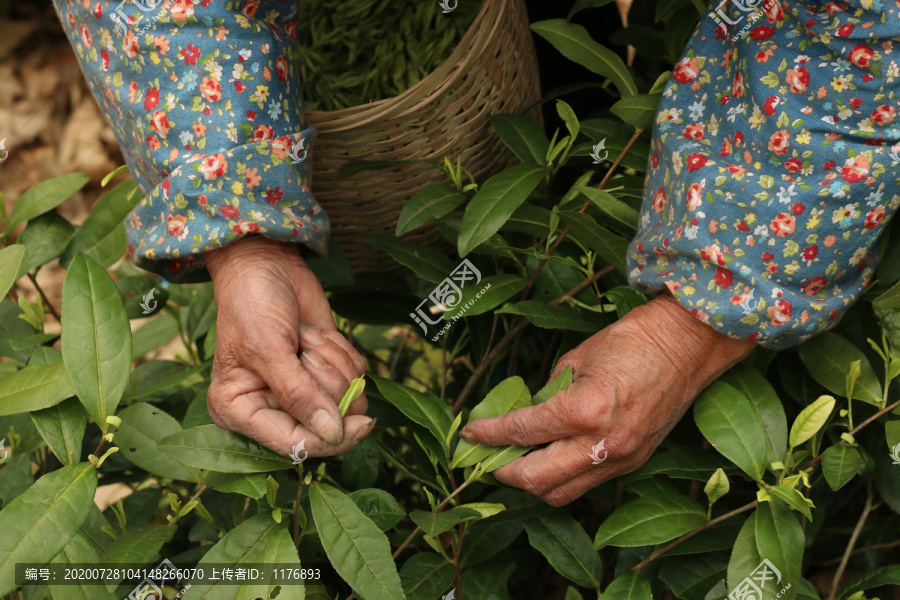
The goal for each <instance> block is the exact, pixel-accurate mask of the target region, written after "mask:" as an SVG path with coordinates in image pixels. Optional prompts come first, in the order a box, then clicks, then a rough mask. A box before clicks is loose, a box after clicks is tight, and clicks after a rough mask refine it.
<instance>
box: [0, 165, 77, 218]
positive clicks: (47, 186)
mask: <svg viewBox="0 0 900 600" xmlns="http://www.w3.org/2000/svg"><path fill="white" fill-rule="evenodd" d="M90 179H91V178H90V177H88V176H87V175H84V174H83V173H71V174H69V175H63V176H62V177H56V178H54V179H48V180H47V181H42V182H41V183H39V184H38V185H36V186H34V187H33V188H31V189H29V190H27V191H26V192H25V193H24V194H22V196H21V197H19V199H18V200H17V201H16V204H15V206H13V209H12V212H10V213H9V220H8V222H7V226H6V230H7V231H12V230H13V228H14V227H15V226H16V225H18V224H19V223H24V222H25V221H28V220H29V219H33V218H34V217H36V216H38V215H42V214H44V213H45V212H47V211H48V210H52V209H54V208H56V207H57V206H59V205H60V204H62V203H63V202H65V201H66V200H68V199H69V198H70V197H71V196H73V195H74V194H75V193H76V192H77V191H78V190H80V189H81V188H83V187H84V186H85V185H87V182H88V181H90Z"/></svg>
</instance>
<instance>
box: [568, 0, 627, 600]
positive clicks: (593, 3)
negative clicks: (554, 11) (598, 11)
mask: <svg viewBox="0 0 900 600" xmlns="http://www.w3.org/2000/svg"><path fill="white" fill-rule="evenodd" d="M612 1H613V0H575V6H573V7H572V10H570V11H569V14H568V15H567V16H566V20H567V21H571V20H572V17H574V16H575V15H576V14H577V13H579V12H580V11H582V10H584V9H586V8H597V7H599V6H606V5H607V4H609V3H610V2H612ZM619 579H621V577H620V578H619ZM603 593H604V594H605V593H607V592H603Z"/></svg>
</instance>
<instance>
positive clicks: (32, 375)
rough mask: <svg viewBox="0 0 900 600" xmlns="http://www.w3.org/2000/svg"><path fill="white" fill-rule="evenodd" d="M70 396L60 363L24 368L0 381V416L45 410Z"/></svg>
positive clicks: (64, 368)
mask: <svg viewBox="0 0 900 600" xmlns="http://www.w3.org/2000/svg"><path fill="white" fill-rule="evenodd" d="M74 394H75V392H74V390H73V389H72V385H71V384H70V383H69V375H68V373H66V367H65V365H64V364H63V363H62V361H58V362H55V363H53V364H50V365H31V366H27V367H25V368H24V369H21V370H19V371H16V372H15V373H13V374H12V375H7V376H5V377H2V378H0V416H2V415H14V414H17V413H24V412H31V411H34V410H40V409H42V408H49V407H51V406H54V405H56V404H59V403H60V402H62V401H63V400H65V399H66V398H68V397H69V396H72V395H74Z"/></svg>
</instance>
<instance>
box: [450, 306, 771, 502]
mask: <svg viewBox="0 0 900 600" xmlns="http://www.w3.org/2000/svg"><path fill="white" fill-rule="evenodd" d="M754 346H755V344H754V343H753V342H749V341H745V340H736V339H732V338H729V337H726V336H724V335H722V334H719V333H717V332H715V331H714V330H713V329H712V327H710V326H709V325H706V324H705V323H703V322H702V321H700V319H698V318H696V317H695V316H693V315H692V314H691V313H690V312H688V311H687V310H686V309H685V308H683V307H682V306H681V304H679V303H678V301H677V300H675V299H674V298H673V297H671V296H669V295H667V294H664V295H660V296H658V297H657V298H655V299H654V300H652V301H651V302H649V303H647V304H646V305H644V306H640V307H637V308H635V309H634V310H632V311H631V312H629V313H628V314H627V315H625V317H623V318H622V319H621V320H619V321H617V322H616V323H614V324H613V325H610V326H609V327H607V328H605V329H603V330H602V331H600V332H599V333H597V334H595V335H593V336H592V337H591V338H589V339H588V340H586V341H585V342H583V343H582V344H581V345H580V346H578V347H577V348H575V349H574V350H572V351H571V352H569V353H567V354H565V355H564V356H563V357H562V358H561V359H560V360H559V362H558V363H557V365H556V368H555V369H554V371H553V374H552V375H551V379H552V378H553V377H555V376H556V375H557V374H558V373H559V372H561V371H562V370H563V369H564V368H565V367H566V365H572V369H573V374H574V380H573V382H572V384H571V385H570V386H569V387H568V388H567V389H566V390H565V391H563V392H560V393H559V394H557V395H556V396H554V397H553V398H551V399H550V400H548V401H547V402H545V403H544V404H540V405H538V406H532V407H527V408H522V409H519V410H516V411H513V412H510V413H508V414H506V415H503V416H500V417H493V418H484V419H476V420H474V421H472V422H471V423H469V424H468V425H466V426H465V427H464V428H463V429H462V430H461V431H460V437H462V438H463V439H465V440H466V441H469V442H478V443H481V444H486V445H489V446H498V445H506V444H518V445H522V446H533V445H537V444H547V443H550V445H549V446H547V447H545V448H541V449H539V450H535V451H533V452H531V453H529V454H527V455H525V456H523V457H521V458H519V459H516V460H515V461H513V462H511V463H510V464H508V465H506V466H504V467H502V468H500V469H497V470H496V471H494V473H493V475H494V476H495V477H496V478H497V479H498V480H499V481H501V482H502V483H505V484H507V485H510V486H514V487H517V488H521V489H523V490H525V491H526V492H529V493H531V494H534V495H536V496H540V497H541V499H543V500H544V501H545V502H547V503H548V504H551V505H553V506H562V505H564V504H568V503H569V502H571V501H573V500H575V499H576V498H578V497H579V496H581V495H582V494H584V493H585V492H587V491H588V490H589V489H591V488H593V487H594V486H596V485H598V484H600V483H603V482H604V481H608V480H610V479H613V478H614V477H618V476H620V475H625V474H627V473H630V472H632V471H634V470H635V469H638V468H639V467H641V466H643V465H644V463H646V462H647V460H648V459H649V458H650V455H651V454H653V451H654V450H655V449H656V447H657V446H658V445H659V444H660V442H662V441H663V439H664V438H665V437H666V435H668V433H669V432H670V431H671V430H672V429H673V428H674V427H675V424H676V423H678V421H679V420H680V419H681V417H682V416H684V413H685V412H686V411H687V409H688V407H689V406H690V405H691V403H692V402H693V401H694V399H695V398H696V397H697V395H698V394H699V393H700V392H701V391H703V389H705V388H706V387H707V386H708V385H709V384H710V383H712V382H713V381H715V380H716V379H717V378H718V377H719V375H721V374H722V373H724V372H725V371H727V370H728V369H729V368H731V367H732V366H733V365H734V364H736V363H737V362H739V361H740V360H742V359H743V358H744V357H746V356H747V355H748V354H749V353H750V351H751V350H752V349H753V347H754ZM604 439H605V440H606V442H605V444H604V445H605V451H601V452H599V458H601V459H602V458H603V457H604V454H605V452H608V455H607V457H606V459H605V460H604V461H602V462H600V463H599V464H596V465H595V464H593V462H594V460H593V459H592V457H591V449H592V448H593V447H594V446H595V445H596V444H597V443H598V442H600V441H601V440H604Z"/></svg>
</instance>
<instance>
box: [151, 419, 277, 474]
mask: <svg viewBox="0 0 900 600" xmlns="http://www.w3.org/2000/svg"><path fill="white" fill-rule="evenodd" d="M159 449H160V451H162V452H163V453H164V454H165V455H166V456H168V457H169V458H171V459H174V460H176V461H178V462H180V463H182V464H184V465H185V466H187V467H194V468H197V469H210V470H212V471H220V472H222V473H263V472H266V471H277V470H279V469H288V468H290V466H291V460H290V459H289V458H286V457H284V456H281V455H279V454H277V453H275V452H273V451H271V450H269V449H268V448H263V447H262V446H260V445H259V444H257V443H256V442H254V441H253V440H251V439H249V438H247V437H244V436H242V435H239V434H237V433H234V432H232V431H226V430H224V429H221V428H220V427H218V426H217V425H201V426H200V427H194V428H191V429H186V430H184V431H179V432H178V433H174V434H172V435H169V436H167V437H165V438H163V439H162V440H161V441H160V444H159Z"/></svg>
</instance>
